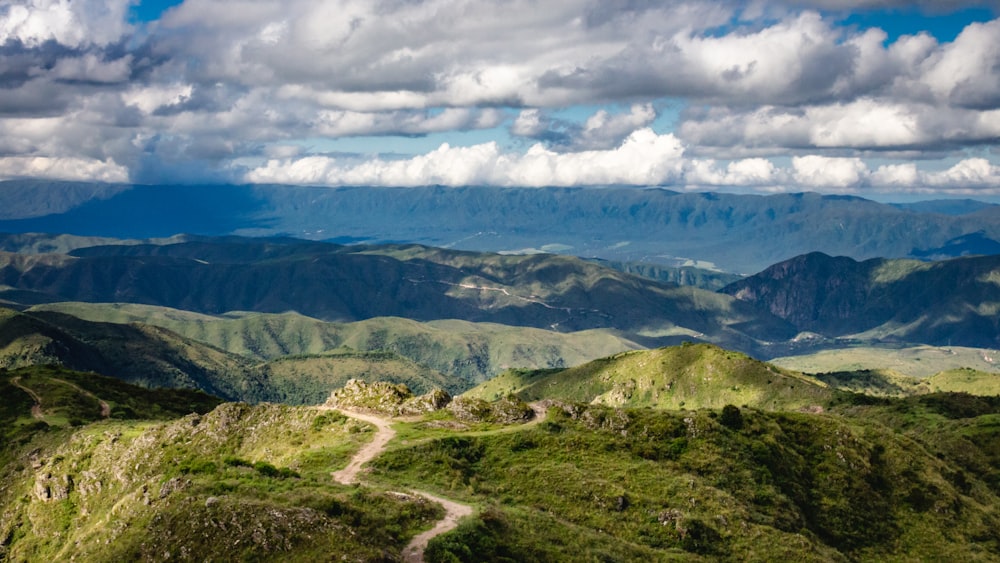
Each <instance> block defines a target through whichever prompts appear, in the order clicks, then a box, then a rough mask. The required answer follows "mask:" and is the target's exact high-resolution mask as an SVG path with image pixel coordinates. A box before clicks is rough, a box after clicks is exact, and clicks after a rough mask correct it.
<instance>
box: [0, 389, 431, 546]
mask: <svg viewBox="0 0 1000 563" xmlns="http://www.w3.org/2000/svg"><path fill="white" fill-rule="evenodd" d="M35 383H37V381H35ZM119 385H121V384H120V383H119ZM46 397H48V395H46ZM46 400H49V399H46ZM366 428H367V425H362V426H360V427H359V425H358V423H356V422H354V421H352V420H348V419H346V418H345V417H343V416H342V415H340V414H339V413H336V412H328V411H323V410H318V409H315V408H302V407H297V408H296V407H288V406H277V405H261V406H248V405H241V404H224V405H221V406H219V407H218V408H216V409H214V410H212V411H211V412H208V413H206V414H202V415H199V414H192V415H188V416H184V417H182V418H179V419H176V420H174V421H170V422H156V423H150V422H130V421H120V420H114V419H108V420H101V421H97V422H93V423H90V424H87V425H84V426H81V427H80V428H77V429H63V430H58V431H55V430H51V429H49V430H46V431H43V432H39V433H36V434H34V435H33V436H31V437H29V438H28V439H27V441H24V442H23V443H20V444H10V445H8V446H7V448H9V450H8V451H9V452H10V453H11V454H13V455H12V456H11V457H12V459H17V460H19V461H18V463H8V464H4V465H3V466H2V468H0V482H2V483H4V484H5V486H4V487H2V488H0V507H3V508H2V510H0V559H4V560H12V561H18V560H48V561H55V560H67V559H76V560H82V561H136V560H152V559H156V560H159V559H170V560H178V561H195V560H197V561H203V560H205V559H212V560H233V559H238V560H246V559H253V560H279V559H281V560H290V561H314V560H317V559H322V560H330V559H333V560H340V559H341V557H345V558H348V559H350V560H362V561H377V560H386V559H388V560H395V558H396V557H397V556H398V554H399V553H400V552H401V550H402V548H403V545H405V542H406V541H407V539H408V538H409V537H412V536H413V535H414V534H415V533H416V532H417V531H419V530H421V529H424V528H426V527H428V525H429V524H430V523H432V522H434V521H435V520H437V519H439V518H440V517H441V515H442V512H441V509H440V507H438V506H436V505H434V504H431V503H429V502H426V501H423V500H422V499H419V498H413V497H407V496H403V495H399V494H394V493H390V492H385V491H381V490H376V489H370V488H361V489H358V488H352V487H343V486H340V485H337V484H335V483H334V482H333V481H332V479H331V478H330V471H331V469H333V468H337V467H340V466H343V465H344V464H345V463H346V462H347V460H348V458H349V457H350V455H351V454H352V453H353V452H354V451H355V450H356V449H357V448H358V446H359V445H360V444H361V443H363V442H364V441H365V440H366V439H367V436H368V434H367V433H366V432H365V431H364V430H365V429H366ZM7 448H5V449H7Z"/></svg>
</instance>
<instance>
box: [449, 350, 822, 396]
mask: <svg viewBox="0 0 1000 563" xmlns="http://www.w3.org/2000/svg"><path fill="white" fill-rule="evenodd" d="M507 394H514V395H516V396H517V397H520V398H521V399H524V400H526V401H537V400H542V399H559V400H569V401H578V402H583V403H595V404H604V405H612V406H628V407H655V408H668V409H679V408H695V407H702V408H704V407H710V408H721V407H722V406H723V405H725V404H736V405H750V406H755V407H759V408H766V409H771V410H774V409H789V410H792V409H799V408H805V407H811V406H816V405H820V404H822V403H824V402H825V401H827V400H828V399H829V398H830V396H831V394H832V391H831V390H830V389H827V388H826V386H825V384H823V383H822V382H820V381H818V380H816V379H813V378H810V377H807V376H805V375H802V374H800V373H796V372H792V371H789V370H783V369H781V368H777V367H774V366H772V365H770V364H766V363H764V362H760V361H757V360H754V359H752V358H750V357H749V356H746V355H744V354H740V353H739V352H731V351H728V350H724V349H721V348H718V347H715V346H712V345H709V344H688V345H682V346H674V347H670V348H660V349H656V350H645V351H637V352H628V353H623V354H618V355H615V356H611V357H609V358H604V359H601V360H596V361H593V362H590V363H587V364H584V365H582V366H578V367H575V368H569V369H565V370H545V371H535V372H527V371H509V372H507V373H504V374H502V375H500V376H499V377H496V378H494V379H493V380H491V381H488V382H486V383H484V384H482V385H480V386H478V387H476V388H474V389H472V390H470V391H468V392H467V393H466V395H467V396H472V397H479V398H482V399H486V400H496V399H498V398H500V397H502V396H505V395H507Z"/></svg>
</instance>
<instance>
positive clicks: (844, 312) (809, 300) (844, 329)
mask: <svg viewBox="0 0 1000 563" xmlns="http://www.w3.org/2000/svg"><path fill="white" fill-rule="evenodd" d="M998 268H1000V255H991V256H968V257H962V258H953V259H950V260H942V261H938V262H930V263H927V262H918V261H915V260H889V259H882V258H877V259H871V260H866V261H864V262H856V261H854V260H852V259H851V258H846V257H843V256H840V257H831V256H827V255H825V254H822V253H819V252H812V253H809V254H805V255H802V256H796V257H795V258H792V259H790V260H786V261H785V262H782V263H780V264H775V265H773V266H771V267H769V268H767V269H766V270H764V271H762V272H760V273H759V274H756V275H753V276H750V277H748V278H744V279H742V280H740V281H737V282H734V283H732V284H730V285H728V286H726V287H725V288H723V289H722V290H721V291H722V292H723V293H726V294H728V295H733V296H736V297H737V298H739V299H740V300H742V301H744V302H746V303H748V304H753V305H755V306H756V307H758V308H759V309H761V310H763V311H769V312H771V313H773V314H774V315H777V316H778V317H780V318H782V319H785V320H786V321H788V322H789V323H791V324H792V325H794V326H795V328H796V329H797V330H798V331H803V332H809V333H815V334H818V335H821V336H822V337H826V338H841V337H846V338H849V339H851V340H855V341H860V342H890V343H907V342H909V343H918V342H919V343H924V344H930V345H935V346H947V347H951V345H952V344H955V345H961V346H971V347H979V348H988V347H995V346H996V345H997V343H998V336H1000V331H998V325H997V318H998V313H1000V293H998V291H1000V286H998V284H997V283H996V281H995V278H996V274H995V272H996V271H997V270H998ZM877 367H887V366H877Z"/></svg>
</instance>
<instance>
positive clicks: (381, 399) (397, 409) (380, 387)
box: [326, 379, 452, 416]
mask: <svg viewBox="0 0 1000 563" xmlns="http://www.w3.org/2000/svg"><path fill="white" fill-rule="evenodd" d="M451 400H452V399H451V395H449V394H448V392H447V391H444V390H442V389H435V390H433V391H431V392H430V393H426V394H424V395H420V396H417V397H414V396H413V393H412V392H411V391H410V389H409V387H407V386H406V385H403V384H401V383H386V382H383V381H376V382H374V383H365V382H364V381H361V380H360V379H351V380H350V381H348V382H347V384H346V385H344V387H343V388H342V389H338V390H336V391H334V392H333V393H331V394H330V398H329V399H327V401H326V406H328V407H334V408H343V409H350V410H357V411H362V412H371V413H377V414H383V415H389V416H416V415H421V414H426V413H429V412H433V411H436V410H441V409H442V408H444V407H445V406H447V405H448V404H449V403H450V402H451Z"/></svg>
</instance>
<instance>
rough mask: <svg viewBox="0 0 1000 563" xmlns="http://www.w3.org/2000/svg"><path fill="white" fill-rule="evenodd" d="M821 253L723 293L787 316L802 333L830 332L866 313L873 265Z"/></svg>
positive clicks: (777, 267) (799, 258) (736, 284)
mask: <svg viewBox="0 0 1000 563" xmlns="http://www.w3.org/2000/svg"><path fill="white" fill-rule="evenodd" d="M876 262H882V261H881V260H872V261H869V262H861V263H859V262H856V261H854V260H852V259H850V258H846V257H843V256H841V257H831V256H827V255H826V254H823V253H820V252H813V253H810V254H804V255H802V256H797V257H795V258H792V259H791V260H786V261H785V262H781V263H779V264H775V265H774V266H771V267H770V268H768V269H766V270H764V271H763V272H761V273H759V274H757V275H755V276H751V277H749V278H746V279H744V280H740V281H737V282H734V283H732V284H730V285H728V286H726V287H725V288H723V289H722V292H723V293H726V294H729V295H732V296H733V297H736V298H737V299H740V300H742V301H749V302H751V303H754V304H756V305H758V306H759V307H761V308H764V309H767V310H768V311H770V312H771V313H772V314H774V315H776V316H778V317H781V318H783V319H785V320H787V321H789V322H791V323H792V324H793V325H795V326H796V327H797V328H799V329H800V330H811V331H817V332H825V331H828V330H830V329H831V327H833V326H839V325H840V324H842V323H843V321H846V320H853V319H854V318H855V317H857V316H858V314H860V313H861V312H862V311H863V310H864V308H865V306H866V304H867V302H868V295H867V290H868V287H867V283H866V282H867V278H868V274H869V270H870V264H872V263H876Z"/></svg>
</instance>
